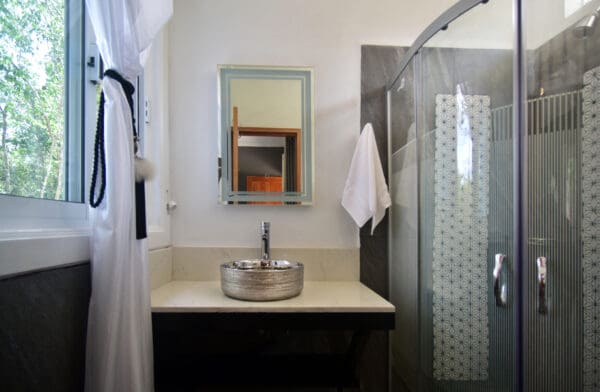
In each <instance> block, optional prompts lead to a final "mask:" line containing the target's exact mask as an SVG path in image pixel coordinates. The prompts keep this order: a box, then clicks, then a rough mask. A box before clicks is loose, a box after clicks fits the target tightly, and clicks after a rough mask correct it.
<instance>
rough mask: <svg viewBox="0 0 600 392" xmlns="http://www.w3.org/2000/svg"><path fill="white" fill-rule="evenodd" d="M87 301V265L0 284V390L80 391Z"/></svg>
mask: <svg viewBox="0 0 600 392" xmlns="http://www.w3.org/2000/svg"><path fill="white" fill-rule="evenodd" d="M89 297H90V265H89V263H84V264H78V265H75V266H70V267H64V268H56V269H51V270H45V271H40V272H33V273H28V274H24V275H20V276H15V277H10V278H6V279H0V390H2V391H7V392H11V391H82V390H83V385H84V374H85V338H86V326H87V314H88V302H89Z"/></svg>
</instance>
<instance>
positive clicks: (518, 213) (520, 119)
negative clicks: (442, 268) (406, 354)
mask: <svg viewBox="0 0 600 392" xmlns="http://www.w3.org/2000/svg"><path fill="white" fill-rule="evenodd" d="M488 2H489V0H461V1H459V2H457V3H456V4H455V5H453V6H452V7H450V8H449V9H448V10H446V11H445V12H444V13H442V14H441V15H440V16H439V17H438V18H436V19H435V20H434V21H433V22H432V23H431V24H430V25H429V26H428V27H427V28H426V29H425V30H423V32H422V33H421V34H420V35H419V36H418V37H417V39H416V40H415V41H414V43H413V44H412V46H411V47H410V48H409V50H408V51H407V52H406V54H405V55H404V58H403V60H402V61H401V63H400V65H399V70H398V72H397V74H396V76H395V77H394V78H393V79H392V80H391V81H390V82H389V83H388V85H387V88H386V98H387V105H388V106H387V107H388V113H387V120H388V121H387V124H388V129H387V136H388V140H390V137H391V121H390V110H389V108H390V103H391V93H392V91H396V90H399V89H400V88H402V87H403V85H404V83H403V78H402V74H403V73H404V71H405V70H406V68H407V67H408V66H409V64H410V63H411V61H413V59H414V58H415V57H416V56H417V54H418V53H419V52H420V50H421V49H422V48H423V46H424V45H425V44H426V43H427V42H428V41H429V40H430V39H431V38H432V37H434V36H435V35H436V34H437V33H439V32H440V31H442V30H446V29H447V28H448V26H449V25H450V24H451V23H452V22H453V21H455V20H456V19H458V18H459V17H461V16H462V15H463V14H465V13H467V12H468V11H470V10H471V9H473V8H475V7H477V6H479V5H483V4H486V3H488ZM523 20H524V17H523V0H513V25H514V36H513V43H514V51H515V55H514V62H513V69H514V76H513V102H515V103H518V104H515V105H514V116H513V129H515V130H522V129H526V102H527V91H526V86H527V84H526V80H525V72H526V71H525V70H526V68H525V55H524V44H523V42H524V37H523V27H522V26H523ZM415 85H416V83H415ZM415 90H416V89H415ZM418 97H419V96H418V92H417V91H415V99H417V98H418ZM415 122H416V123H417V129H419V126H418V119H415ZM417 133H418V131H417ZM526 143H527V138H526V137H525V136H524V133H523V132H520V131H517V132H515V133H514V137H513V146H512V147H513V156H514V160H513V168H512V169H513V173H514V176H513V200H520V195H522V194H526V193H524V192H527V189H526V186H527V181H526V176H524V175H523V173H526V172H527V155H526V154H527V145H526ZM391 153H392V152H391V146H390V145H389V143H388V162H389V163H388V178H391V162H392V160H391ZM416 154H417V172H420V165H419V157H418V154H419V152H418V149H417V152H416ZM417 193H419V187H418V186H417ZM417 200H420V196H418V197H417ZM524 204H525V203H515V206H514V210H513V230H514V231H513V233H514V236H513V249H514V254H515V255H518V257H515V268H514V271H515V273H514V283H515V287H514V291H515V297H516V298H523V294H524V290H525V288H524V285H523V282H524V278H523V264H522V263H523V261H522V260H523V258H524V252H525V248H524V246H525V241H524V238H525V235H524V228H526V227H527V226H526V224H527V222H526V218H527V210H526V206H525V205H524ZM419 209H420V206H419ZM389 213H390V214H391V210H390V212H389ZM389 222H391V219H389ZM389 233H390V234H389V235H391V230H390V231H389ZM418 241H419V242H420V238H419V240H418ZM389 249H391V247H389ZM419 249H420V245H419ZM390 260H391V258H390V257H388V263H389V262H390ZM389 267H390V266H388V268H389ZM418 271H419V272H418V274H419V277H418V281H419V282H420V281H421V272H420V268H418ZM389 279H390V282H389V284H390V287H391V274H390V276H389ZM421 295H422V294H421V290H418V296H419V298H418V314H421V309H420V307H421ZM522 302H523V301H521V300H518V301H515V304H514V305H515V309H514V312H515V313H514V330H515V331H517V333H516V339H515V350H516V358H515V363H514V365H515V382H516V385H515V388H516V390H517V391H522V390H523V389H524V377H523V355H524V352H523V347H524V342H523V333H522V332H521V331H522V326H523V312H524V310H523V303H522ZM418 323H419V327H418V330H419V331H421V329H422V328H421V317H419V318H418ZM419 341H420V337H419ZM417 353H418V359H417V363H418V364H419V366H420V364H421V350H418V352H417ZM390 363H391V362H390ZM419 380H420V377H419Z"/></svg>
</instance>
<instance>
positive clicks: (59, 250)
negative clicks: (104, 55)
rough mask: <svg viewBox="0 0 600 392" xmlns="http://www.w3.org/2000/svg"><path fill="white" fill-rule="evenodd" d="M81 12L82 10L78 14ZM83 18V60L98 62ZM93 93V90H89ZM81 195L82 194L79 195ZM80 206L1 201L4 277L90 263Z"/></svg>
mask: <svg viewBox="0 0 600 392" xmlns="http://www.w3.org/2000/svg"><path fill="white" fill-rule="evenodd" d="M68 2H69V3H68V4H69V5H68V6H69V7H71V9H74V10H76V11H77V12H81V11H82V9H83V7H84V0H68ZM79 7H81V8H79ZM83 13H84V20H83V29H84V34H83V36H84V38H83V41H84V42H82V45H83V50H84V51H85V55H84V56H83V57H84V58H82V59H81V61H82V62H83V61H84V59H89V58H90V56H97V53H90V51H93V48H94V47H95V45H92V43H93V42H94V34H93V31H92V28H91V23H90V20H89V18H88V16H87V13H85V11H83ZM83 66H84V67H85V68H86V80H84V81H83V83H84V84H85V88H84V93H83V100H84V106H83V107H84V108H85V112H84V113H83V118H82V122H83V129H84V131H83V132H84V134H83V135H82V136H83V140H85V144H84V145H85V147H84V151H83V154H84V156H83V157H82V158H83V161H84V164H83V172H82V173H81V172H80V173H78V175H79V176H81V177H82V180H83V184H81V186H82V187H83V189H87V188H88V184H89V168H90V161H91V159H90V157H91V150H92V148H91V143H90V140H93V139H92V137H91V136H92V135H93V132H94V128H95V122H96V119H95V116H96V108H95V106H96V92H95V88H94V86H93V85H92V84H91V82H89V81H88V80H87V72H88V71H87V67H86V65H85V64H84V65H83ZM88 87H89V88H88ZM77 192H81V189H79V190H77ZM83 197H84V200H83V201H82V202H81V203H75V202H65V201H56V200H45V199H35V198H26V197H19V196H9V195H0V277H5V276H8V275H13V274H18V273H22V272H27V271H32V270H39V269H45V268H50V267H55V266H60V265H68V264H73V263H78V262H85V261H88V260H89V258H90V252H89V234H90V227H89V226H90V224H89V219H88V206H87V203H86V202H87V200H85V198H87V193H86V192H85V191H84V192H83Z"/></svg>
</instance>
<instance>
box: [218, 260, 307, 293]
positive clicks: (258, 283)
mask: <svg viewBox="0 0 600 392" xmlns="http://www.w3.org/2000/svg"><path fill="white" fill-rule="evenodd" d="M303 286H304V265H302V263H297V262H293V261H287V260H259V259H255V260H237V261H231V262H228V263H224V264H221V290H223V293H224V294H225V295H227V296H228V297H232V298H236V299H242V300H246V301H275V300H280V299H286V298H291V297H295V296H297V295H299V294H300V292H302V288H303Z"/></svg>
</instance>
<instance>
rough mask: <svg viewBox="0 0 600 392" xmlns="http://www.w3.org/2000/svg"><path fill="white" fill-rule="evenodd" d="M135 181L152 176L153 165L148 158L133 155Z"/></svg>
mask: <svg viewBox="0 0 600 392" xmlns="http://www.w3.org/2000/svg"><path fill="white" fill-rule="evenodd" d="M134 167H135V181H136V182H142V181H149V180H151V179H152V178H154V173H155V170H154V165H153V164H152V162H150V161H149V160H147V159H145V158H142V157H138V156H136V157H135V163H134Z"/></svg>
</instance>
